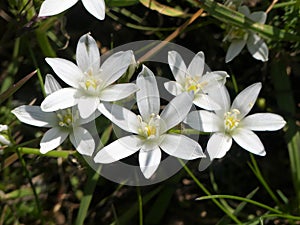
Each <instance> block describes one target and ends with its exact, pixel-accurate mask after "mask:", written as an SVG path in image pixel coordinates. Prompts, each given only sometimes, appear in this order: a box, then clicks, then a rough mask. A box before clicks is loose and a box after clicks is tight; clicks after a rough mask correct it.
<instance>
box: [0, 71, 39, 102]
mask: <svg viewBox="0 0 300 225" xmlns="http://www.w3.org/2000/svg"><path fill="white" fill-rule="evenodd" d="M36 72H37V71H36V70H35V71H33V72H32V73H30V74H28V75H27V76H26V77H24V78H23V79H21V80H20V81H19V82H18V83H16V84H14V85H13V86H11V87H10V88H9V89H7V90H6V91H5V92H3V93H2V94H1V95H0V104H1V103H2V102H4V101H5V100H6V99H8V98H9V97H10V96H11V95H13V94H14V93H15V92H16V91H17V90H19V88H20V87H22V86H23V85H24V84H25V83H26V82H27V81H28V80H29V79H30V78H31V77H32V76H33V75H34V74H36Z"/></svg>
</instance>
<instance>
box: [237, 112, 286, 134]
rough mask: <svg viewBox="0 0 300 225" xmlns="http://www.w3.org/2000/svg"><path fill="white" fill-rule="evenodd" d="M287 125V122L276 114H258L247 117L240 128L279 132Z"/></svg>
mask: <svg viewBox="0 0 300 225" xmlns="http://www.w3.org/2000/svg"><path fill="white" fill-rule="evenodd" d="M285 124H286V122H285V120H284V119H283V118H282V117H281V116H279V115H277V114H274V113H256V114H253V115H250V116H247V117H245V118H244V119H243V120H242V121H241V122H240V124H239V126H240V127H244V128H247V129H249V130H254V131H267V130H279V129H281V128H283V127H284V125H285Z"/></svg>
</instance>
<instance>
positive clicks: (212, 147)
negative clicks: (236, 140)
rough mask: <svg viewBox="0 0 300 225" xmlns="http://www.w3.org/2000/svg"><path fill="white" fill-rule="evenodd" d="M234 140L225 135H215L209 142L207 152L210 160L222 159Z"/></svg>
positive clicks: (218, 133)
mask: <svg viewBox="0 0 300 225" xmlns="http://www.w3.org/2000/svg"><path fill="white" fill-rule="evenodd" d="M231 145H232V138H231V137H230V136H228V135H226V134H224V133H220V132H217V133H214V134H213V135H212V136H211V137H210V138H209V140H208V143H207V152H208V155H209V158H210V159H216V158H222V157H224V156H225V154H226V152H228V151H229V149H230V148H231Z"/></svg>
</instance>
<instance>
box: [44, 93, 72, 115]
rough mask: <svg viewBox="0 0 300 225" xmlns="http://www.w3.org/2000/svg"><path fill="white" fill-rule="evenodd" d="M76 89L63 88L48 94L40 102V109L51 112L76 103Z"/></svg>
mask: <svg viewBox="0 0 300 225" xmlns="http://www.w3.org/2000/svg"><path fill="white" fill-rule="evenodd" d="M76 94H77V90H76V89H74V88H63V89H60V90H58V91H56V92H54V93H52V94H51V95H48V96H47V97H46V98H45V99H44V101H43V102H42V104H41V109H42V110H43V111H45V112H53V111H57V110H59V109H65V108H69V107H72V106H74V105H76V104H77V100H76V99H75V96H76Z"/></svg>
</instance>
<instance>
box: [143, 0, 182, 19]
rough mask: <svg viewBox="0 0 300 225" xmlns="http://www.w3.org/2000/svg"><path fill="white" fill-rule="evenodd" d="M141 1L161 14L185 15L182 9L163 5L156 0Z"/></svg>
mask: <svg viewBox="0 0 300 225" xmlns="http://www.w3.org/2000/svg"><path fill="white" fill-rule="evenodd" d="M140 3H142V4H143V5H144V6H146V7H147V8H149V9H152V10H155V11H157V12H159V13H160V14H163V15H166V16H172V17H180V16H184V15H185V12H184V11H182V10H180V9H175V8H172V7H170V6H166V5H163V4H161V3H159V2H157V1H155V0H140Z"/></svg>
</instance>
